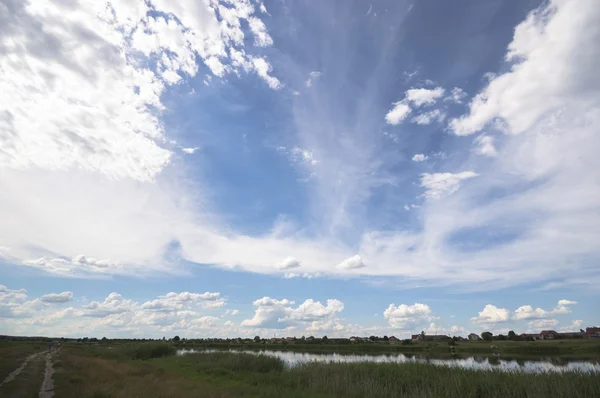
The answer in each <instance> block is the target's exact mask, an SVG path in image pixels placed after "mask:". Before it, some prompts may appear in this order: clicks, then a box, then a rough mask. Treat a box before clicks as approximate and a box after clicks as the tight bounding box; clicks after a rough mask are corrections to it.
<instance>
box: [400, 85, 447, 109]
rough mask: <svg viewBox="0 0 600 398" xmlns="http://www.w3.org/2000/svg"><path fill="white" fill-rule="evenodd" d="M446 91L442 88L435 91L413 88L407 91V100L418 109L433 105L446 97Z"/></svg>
mask: <svg viewBox="0 0 600 398" xmlns="http://www.w3.org/2000/svg"><path fill="white" fill-rule="evenodd" d="M444 92H445V90H444V89H443V88H441V87H436V88H433V89H427V88H411V89H410V90H406V100H408V101H410V102H412V103H413V104H414V105H415V106H416V107H419V106H422V105H432V104H435V102H436V101H437V100H438V99H439V98H441V97H442V96H443V95H444Z"/></svg>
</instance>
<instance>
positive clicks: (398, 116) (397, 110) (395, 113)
mask: <svg viewBox="0 0 600 398" xmlns="http://www.w3.org/2000/svg"><path fill="white" fill-rule="evenodd" d="M392 105H393V108H392V109H391V110H390V111H389V112H388V113H387V114H386V115H385V121H386V122H387V124H391V125H397V124H400V122H402V121H403V120H404V119H406V117H407V116H408V115H409V114H410V112H411V108H410V106H408V104H407V103H406V102H404V101H398V102H394V103H393V104H392Z"/></svg>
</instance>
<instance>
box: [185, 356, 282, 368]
mask: <svg viewBox="0 0 600 398" xmlns="http://www.w3.org/2000/svg"><path fill="white" fill-rule="evenodd" d="M194 359H195V360H196V365H197V368H196V369H197V371H198V372H200V373H209V370H210V369H215V368H219V369H226V370H228V371H231V372H252V373H269V372H281V371H283V370H284V368H285V366H284V363H283V361H282V360H281V359H279V358H274V357H269V356H267V355H253V354H242V353H240V354H233V353H229V352H210V353H201V354H197V355H196V356H195V358H194Z"/></svg>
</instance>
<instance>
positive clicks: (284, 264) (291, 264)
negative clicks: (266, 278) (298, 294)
mask: <svg viewBox="0 0 600 398" xmlns="http://www.w3.org/2000/svg"><path fill="white" fill-rule="evenodd" d="M299 266H300V261H298V260H297V259H296V258H294V257H286V258H285V259H283V261H281V262H280V263H279V264H277V266H276V268H277V269H290V268H297V267H299Z"/></svg>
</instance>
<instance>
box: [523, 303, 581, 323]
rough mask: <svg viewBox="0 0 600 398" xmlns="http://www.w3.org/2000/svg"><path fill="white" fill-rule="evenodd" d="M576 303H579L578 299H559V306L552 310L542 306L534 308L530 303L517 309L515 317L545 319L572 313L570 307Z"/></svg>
mask: <svg viewBox="0 0 600 398" xmlns="http://www.w3.org/2000/svg"><path fill="white" fill-rule="evenodd" d="M575 304H577V301H570V300H559V302H558V304H557V306H556V307H555V308H554V309H552V310H550V311H546V310H543V309H541V308H536V309H534V308H533V307H532V306H530V305H524V306H521V307H519V308H517V309H516V310H515V313H514V319H516V320H523V319H544V318H551V317H553V316H555V315H564V314H569V313H571V308H569V307H570V306H572V305H575Z"/></svg>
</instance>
